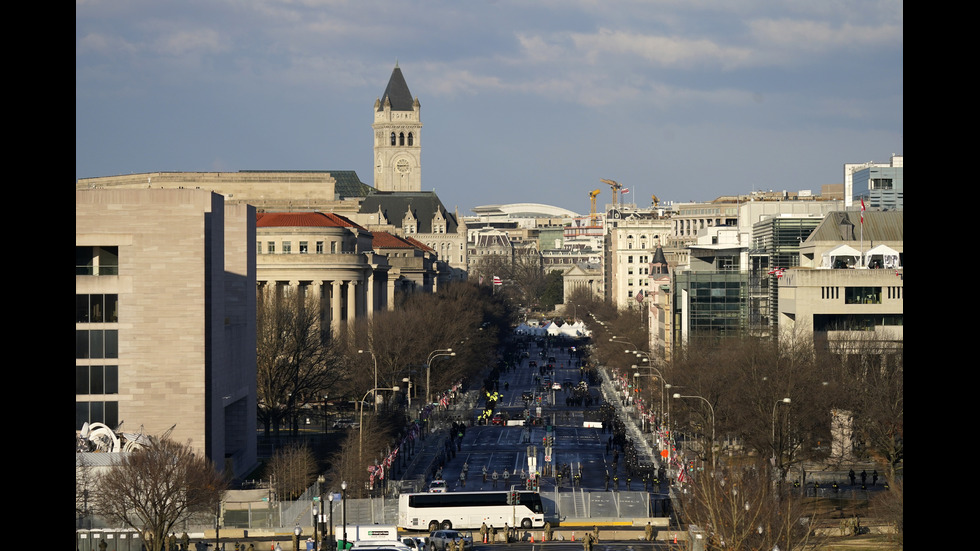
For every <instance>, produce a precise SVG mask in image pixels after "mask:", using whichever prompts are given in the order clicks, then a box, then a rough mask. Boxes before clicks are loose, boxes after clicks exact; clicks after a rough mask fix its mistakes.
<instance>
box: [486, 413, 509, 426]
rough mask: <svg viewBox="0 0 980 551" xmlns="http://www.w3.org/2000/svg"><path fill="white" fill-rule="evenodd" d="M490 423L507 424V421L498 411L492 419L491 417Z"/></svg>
mask: <svg viewBox="0 0 980 551" xmlns="http://www.w3.org/2000/svg"><path fill="white" fill-rule="evenodd" d="M490 424H492V425H506V424H507V422H506V421H504V416H503V415H501V414H499V413H498V414H496V415H494V416H493V418H492V419H490Z"/></svg>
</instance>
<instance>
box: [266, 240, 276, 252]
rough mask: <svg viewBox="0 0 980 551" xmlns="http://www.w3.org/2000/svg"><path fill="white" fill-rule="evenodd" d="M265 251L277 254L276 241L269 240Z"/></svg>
mask: <svg viewBox="0 0 980 551" xmlns="http://www.w3.org/2000/svg"><path fill="white" fill-rule="evenodd" d="M265 252H267V253H269V254H276V242H275V241H269V243H267V244H266V247H265Z"/></svg>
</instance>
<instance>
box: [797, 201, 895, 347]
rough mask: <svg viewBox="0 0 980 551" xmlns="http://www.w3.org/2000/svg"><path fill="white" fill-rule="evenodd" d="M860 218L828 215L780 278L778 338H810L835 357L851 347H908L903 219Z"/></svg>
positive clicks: (889, 215)
mask: <svg viewBox="0 0 980 551" xmlns="http://www.w3.org/2000/svg"><path fill="white" fill-rule="evenodd" d="M860 218H861V214H860V213H859V212H856V211H847V212H837V213H832V214H831V215H828V216H827V217H826V218H825V219H824V220H823V222H822V223H821V224H820V226H818V227H817V229H815V230H814V231H813V233H811V235H810V237H809V238H808V239H807V240H806V241H805V242H804V243H803V246H802V249H801V265H800V266H799V267H797V268H791V269H788V270H785V272H784V273H783V274H782V277H780V278H779V290H778V294H779V303H778V310H779V330H780V338H794V337H800V336H807V337H812V338H813V341H814V343H815V344H816V345H817V346H818V348H819V349H825V350H832V351H836V352H840V351H842V350H843V351H846V347H847V346H849V344H848V343H850V342H854V343H861V342H867V341H874V342H877V343H879V344H883V345H884V346H888V345H889V343H900V342H901V341H902V340H903V338H904V298H905V294H904V291H903V287H904V284H903V282H904V274H905V271H904V264H903V256H904V216H903V212H902V211H889V212H865V213H864V222H863V224H862V223H861V220H860ZM861 225H863V226H864V231H863V239H861V237H860V235H861V233H862V232H861V231H860V226H861ZM865 265H867V266H873V267H874V268H866V267H865ZM879 267H880V268H879Z"/></svg>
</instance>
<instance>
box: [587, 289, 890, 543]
mask: <svg viewBox="0 0 980 551" xmlns="http://www.w3.org/2000/svg"><path fill="white" fill-rule="evenodd" d="M570 298H571V300H572V301H574V302H575V303H576V308H577V309H578V311H579V312H583V311H586V312H588V313H589V315H590V316H591V315H592V314H594V318H595V319H593V320H592V321H594V322H595V323H593V324H592V328H593V329H594V343H595V349H596V350H595V354H596V355H597V360H598V361H599V362H601V363H602V364H603V365H605V366H608V367H610V368H612V369H613V370H614V371H616V372H618V373H621V374H626V375H627V377H631V378H632V373H634V372H635V373H644V374H646V375H648V377H643V378H638V379H633V380H635V381H637V383H638V384H639V386H640V387H641V389H642V391H643V392H642V395H643V396H644V399H645V400H647V403H648V404H650V405H651V406H652V407H653V408H654V409H655V410H658V411H657V419H658V423H661V428H669V429H670V430H671V432H672V434H673V436H674V437H679V436H680V435H686V436H687V437H689V439H691V440H693V441H695V442H697V443H699V445H697V446H692V448H691V449H692V451H694V452H695V453H697V454H699V456H700V459H701V462H702V464H703V465H705V469H704V471H702V472H699V473H696V475H695V477H694V480H693V481H692V482H691V483H690V484H688V485H685V486H684V488H685V490H686V491H685V492H684V493H683V494H682V495H681V497H682V500H681V501H682V502H683V504H684V515H685V518H686V519H687V520H688V521H689V522H691V523H693V524H698V525H700V526H702V527H706V529H707V527H710V533H711V537H712V538H713V541H714V542H715V544H714V545H715V546H717V548H721V547H722V546H727V547H728V548H734V549H772V548H773V546H774V545H777V544H778V545H779V547H780V548H783V549H788V548H791V547H790V546H791V545H796V544H800V543H804V542H807V541H812V540H813V536H814V534H813V531H812V529H811V528H808V527H807V526H806V525H805V524H801V523H795V524H794V522H792V521H791V520H792V519H796V520H799V519H801V518H802V517H804V516H808V515H811V514H812V513H813V510H812V507H810V508H809V509H808V508H807V507H806V506H805V502H804V501H803V500H801V499H799V495H798V492H796V493H794V492H790V491H788V490H789V485H788V484H787V482H789V481H792V480H794V479H796V478H797V477H798V476H799V472H800V467H801V466H802V465H803V464H804V463H806V464H808V465H812V464H819V465H825V466H827V468H830V469H835V468H836V469H843V470H846V469H848V468H849V465H850V464H852V463H854V462H858V461H873V462H874V463H875V464H876V468H877V469H879V470H883V471H884V473H883V474H884V476H885V478H886V480H888V481H889V483H890V485H891V487H892V489H893V491H890V492H888V493H886V494H885V495H884V496H883V497H884V499H883V500H882V503H880V504H879V506H878V509H877V510H878V511H879V512H880V513H881V514H885V515H890V516H891V518H890V520H892V521H894V523H895V524H896V525H897V526H898V527H899V530H900V529H901V510H902V507H901V500H902V491H901V467H902V464H903V458H904V387H903V380H904V379H903V378H904V364H903V351H902V346H901V342H900V341H898V342H896V341H894V340H890V339H883V338H882V336H881V335H877V336H869V334H868V333H852V334H844V333H839V332H838V333H836V334H835V340H834V341H833V342H831V343H830V345H827V346H820V345H819V344H821V343H818V346H815V345H814V342H813V339H812V338H808V337H809V335H806V336H803V337H798V338H797V337H794V336H784V338H783V339H779V340H776V339H761V338H752V337H748V336H746V337H726V338H721V337H717V336H710V335H703V336H694V337H691V338H690V339H689V340H688V342H687V343H685V345H684V346H679V347H676V349H675V353H674V356H673V357H672V358H669V359H658V358H656V357H650V355H649V354H647V352H649V350H648V346H647V344H646V343H647V335H646V330H645V324H644V323H643V318H642V316H641V314H640V313H636V312H631V311H617V310H615V308H612V307H610V306H609V305H606V304H605V303H603V302H601V301H597V300H594V299H591V297H588V296H586V295H578V294H576V295H575V296H573V297H570ZM636 350H640V351H641V353H640V354H636V353H635V351H636ZM668 360H669V361H668ZM651 362H652V363H651ZM661 376H662V379H661ZM668 385H669V387H668ZM675 394H676V395H680V396H682V397H683V398H681V399H677V398H673V396H674V395H675ZM661 403H664V404H666V405H667V407H665V408H664V410H665V411H659V404H661ZM668 408H669V413H670V416H669V418H667V419H665V418H664V414H665V413H666V410H667V409H668ZM835 419H844V420H845V422H844V423H841V424H837V425H835V422H834V421H835ZM665 422H666V423H667V424H666V425H663V423H665ZM842 427H843V428H842ZM712 435H714V438H712ZM832 441H843V442H844V443H845V444H846V445H844V446H838V447H837V448H836V449H834V448H832V446H831V442H832ZM713 454H716V455H713ZM712 463H716V464H717V466H718V467H717V470H716V471H714V472H712V469H711V467H710V465H711V464H712ZM896 502H897V505H896ZM888 511H891V513H888ZM895 511H897V512H898V514H897V515H894V514H892V513H894V512H895ZM722 542H724V543H722ZM709 548H713V547H709Z"/></svg>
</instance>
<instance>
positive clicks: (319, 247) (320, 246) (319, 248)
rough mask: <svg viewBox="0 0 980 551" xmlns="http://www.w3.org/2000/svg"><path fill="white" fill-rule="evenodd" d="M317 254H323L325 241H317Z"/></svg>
mask: <svg viewBox="0 0 980 551" xmlns="http://www.w3.org/2000/svg"><path fill="white" fill-rule="evenodd" d="M316 254H323V241H317V242H316Z"/></svg>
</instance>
